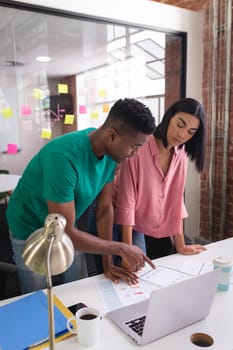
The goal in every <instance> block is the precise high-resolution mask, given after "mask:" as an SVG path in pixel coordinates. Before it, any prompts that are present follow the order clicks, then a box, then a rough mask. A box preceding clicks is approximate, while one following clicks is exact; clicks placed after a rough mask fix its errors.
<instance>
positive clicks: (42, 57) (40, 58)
mask: <svg viewBox="0 0 233 350" xmlns="http://www.w3.org/2000/svg"><path fill="white" fill-rule="evenodd" d="M36 61H39V62H49V61H51V58H50V57H48V56H38V57H36Z"/></svg>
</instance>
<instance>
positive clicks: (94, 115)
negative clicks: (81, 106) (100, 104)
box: [91, 111, 99, 119]
mask: <svg viewBox="0 0 233 350" xmlns="http://www.w3.org/2000/svg"><path fill="white" fill-rule="evenodd" d="M98 117H99V112H98V111H91V118H92V119H98Z"/></svg>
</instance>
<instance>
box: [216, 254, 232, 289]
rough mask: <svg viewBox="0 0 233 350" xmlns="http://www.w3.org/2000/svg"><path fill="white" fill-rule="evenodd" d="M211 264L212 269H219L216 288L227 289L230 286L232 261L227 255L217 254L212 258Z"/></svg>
mask: <svg viewBox="0 0 233 350" xmlns="http://www.w3.org/2000/svg"><path fill="white" fill-rule="evenodd" d="M213 265H214V269H219V270H220V274H219V278H218V286H217V289H218V290H220V291H227V290H228V289H229V286H230V279H231V271H232V261H231V260H230V259H229V258H227V257H223V256H218V257H216V258H215V259H213Z"/></svg>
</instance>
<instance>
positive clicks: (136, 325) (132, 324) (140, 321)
mask: <svg viewBox="0 0 233 350" xmlns="http://www.w3.org/2000/svg"><path fill="white" fill-rule="evenodd" d="M145 319H146V316H141V317H138V318H135V319H134V320H130V321H128V322H126V323H125V324H126V325H127V326H128V327H129V328H131V329H132V330H133V331H134V332H136V333H137V334H138V335H139V336H142V332H143V328H144V324H145Z"/></svg>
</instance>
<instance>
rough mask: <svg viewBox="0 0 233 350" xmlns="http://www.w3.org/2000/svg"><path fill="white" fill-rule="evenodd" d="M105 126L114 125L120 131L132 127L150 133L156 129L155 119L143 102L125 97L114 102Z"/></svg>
mask: <svg viewBox="0 0 233 350" xmlns="http://www.w3.org/2000/svg"><path fill="white" fill-rule="evenodd" d="M103 126H104V127H107V126H108V127H114V128H116V129H117V130H118V131H119V132H124V131H127V130H128V129H131V130H134V131H137V132H141V133H143V134H146V135H150V134H152V133H153V131H154V130H155V119H154V117H153V116H152V113H151V111H150V109H149V108H148V107H146V106H145V105H144V104H143V103H142V102H140V101H138V100H136V99H133V98H125V99H119V100H118V101H116V102H115V103H114V105H113V106H112V108H111V109H110V111H109V114H108V117H107V119H106V121H105V123H104V125H103Z"/></svg>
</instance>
